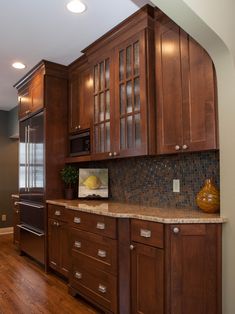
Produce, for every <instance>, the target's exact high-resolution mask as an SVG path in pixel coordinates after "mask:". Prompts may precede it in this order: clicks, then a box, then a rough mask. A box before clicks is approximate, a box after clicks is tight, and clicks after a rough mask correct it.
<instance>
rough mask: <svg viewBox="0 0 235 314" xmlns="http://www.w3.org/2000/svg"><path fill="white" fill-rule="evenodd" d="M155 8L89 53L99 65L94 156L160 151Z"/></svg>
mask: <svg viewBox="0 0 235 314" xmlns="http://www.w3.org/2000/svg"><path fill="white" fill-rule="evenodd" d="M153 12H154V10H153V8H151V7H145V9H143V10H140V11H138V12H137V13H136V14H134V15H133V16H131V17H130V18H128V19H127V20H126V21H125V22H123V23H121V24H120V25H118V26H117V27H116V28H114V29H113V30H111V31H110V32H108V33H107V34H106V35H104V36H103V37H102V38H101V39H99V40H98V41H96V42H95V43H94V44H92V45H91V46H90V47H88V48H86V49H85V50H84V51H83V52H84V53H85V54H86V55H87V58H88V60H89V62H90V63H91V64H92V67H93V112H94V114H93V130H92V131H93V137H92V139H93V141H92V147H93V151H92V159H94V160H97V159H107V158H115V157H128V156H140V155H148V154H154V153H155V109H154V90H153V88H151V86H153V85H154V66H153V64H154V55H153V51H154V29H153Z"/></svg>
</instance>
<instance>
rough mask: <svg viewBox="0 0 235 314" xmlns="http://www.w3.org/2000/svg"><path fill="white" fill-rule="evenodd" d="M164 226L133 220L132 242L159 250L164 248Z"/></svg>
mask: <svg viewBox="0 0 235 314" xmlns="http://www.w3.org/2000/svg"><path fill="white" fill-rule="evenodd" d="M163 231H164V230H163V224H161V223H157V222H150V221H144V220H138V219H132V220H131V240H132V241H135V242H139V243H143V244H147V245H151V246H155V247H159V248H163V247H164V232H163Z"/></svg>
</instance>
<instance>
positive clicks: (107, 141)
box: [106, 122, 110, 152]
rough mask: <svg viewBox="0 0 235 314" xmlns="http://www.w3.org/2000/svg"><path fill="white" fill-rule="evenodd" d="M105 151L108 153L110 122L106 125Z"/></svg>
mask: <svg viewBox="0 0 235 314" xmlns="http://www.w3.org/2000/svg"><path fill="white" fill-rule="evenodd" d="M106 151H107V152H108V151H110V122H107V123H106Z"/></svg>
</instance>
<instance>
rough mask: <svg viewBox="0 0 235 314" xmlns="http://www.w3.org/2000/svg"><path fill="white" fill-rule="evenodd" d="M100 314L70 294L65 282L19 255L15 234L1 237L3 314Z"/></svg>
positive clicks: (0, 298)
mask: <svg viewBox="0 0 235 314" xmlns="http://www.w3.org/2000/svg"><path fill="white" fill-rule="evenodd" d="M16 313H17V314H40V313H42V314H97V313H100V312H98V311H96V310H95V309H93V308H91V307H90V306H89V305H87V304H86V303H85V302H84V301H82V300H81V299H79V298H73V297H71V296H70V295H69V294H68V289H67V285H66V283H64V282H63V281H61V280H60V279H58V278H57V277H55V276H54V275H51V274H45V273H44V271H43V270H42V269H40V267H38V265H35V264H34V263H33V262H32V261H31V260H30V259H29V258H27V257H25V256H19V253H18V252H17V249H16V248H15V247H14V245H13V244H12V235H1V236H0V314H16Z"/></svg>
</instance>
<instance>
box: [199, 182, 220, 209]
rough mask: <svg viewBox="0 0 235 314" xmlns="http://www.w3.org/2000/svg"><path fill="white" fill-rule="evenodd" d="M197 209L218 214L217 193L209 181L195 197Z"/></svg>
mask: <svg viewBox="0 0 235 314" xmlns="http://www.w3.org/2000/svg"><path fill="white" fill-rule="evenodd" d="M196 203H197V205H198V207H199V208H200V209H201V210H203V211H204V212H206V213H217V212H219V206H220V197H219V191H218V189H217V188H216V187H215V185H214V184H213V182H212V180H211V179H207V180H206V181H205V184H204V186H203V187H202V189H201V190H200V191H199V193H198V194H197V197H196Z"/></svg>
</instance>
